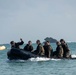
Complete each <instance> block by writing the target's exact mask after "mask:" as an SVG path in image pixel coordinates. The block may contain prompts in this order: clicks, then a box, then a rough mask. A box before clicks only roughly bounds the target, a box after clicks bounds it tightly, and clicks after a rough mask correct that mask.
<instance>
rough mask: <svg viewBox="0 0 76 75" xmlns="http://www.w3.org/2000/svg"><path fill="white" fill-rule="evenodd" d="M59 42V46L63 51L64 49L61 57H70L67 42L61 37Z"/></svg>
mask: <svg viewBox="0 0 76 75" xmlns="http://www.w3.org/2000/svg"><path fill="white" fill-rule="evenodd" d="M60 42H61V46H62V47H63V51H64V54H63V57H64V58H70V57H71V55H70V49H69V48H68V45H67V43H66V42H65V41H64V39H61V40H60Z"/></svg>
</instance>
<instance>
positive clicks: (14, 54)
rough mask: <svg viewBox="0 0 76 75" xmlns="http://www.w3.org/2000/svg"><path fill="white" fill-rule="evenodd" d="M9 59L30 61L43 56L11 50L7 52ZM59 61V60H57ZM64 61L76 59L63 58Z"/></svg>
mask: <svg viewBox="0 0 76 75" xmlns="http://www.w3.org/2000/svg"><path fill="white" fill-rule="evenodd" d="M7 57H8V59H9V60H19V59H20V60H28V59H29V58H37V57H42V56H37V55H35V54H33V53H31V52H28V51H24V50H23V49H11V50H10V51H8V52H7ZM55 59H58V58H55ZM62 59H76V57H70V58H62Z"/></svg>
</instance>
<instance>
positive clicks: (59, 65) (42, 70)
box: [0, 43, 76, 75]
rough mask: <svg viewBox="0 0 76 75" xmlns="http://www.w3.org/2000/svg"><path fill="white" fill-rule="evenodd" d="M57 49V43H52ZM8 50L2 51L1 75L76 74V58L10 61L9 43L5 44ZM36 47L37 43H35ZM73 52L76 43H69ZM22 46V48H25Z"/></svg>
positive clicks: (73, 52)
mask: <svg viewBox="0 0 76 75" xmlns="http://www.w3.org/2000/svg"><path fill="white" fill-rule="evenodd" d="M51 45H52V47H53V49H54V50H55V48H56V45H55V44H51ZM4 46H6V47H7V49H6V50H3V51H0V75H76V60H67V59H65V60H57V59H51V60H50V59H46V58H36V59H34V58H31V59H30V60H27V61H24V60H18V61H9V60H8V59H7V52H8V50H9V49H10V45H9V44H4ZM33 46H34V49H35V48H36V44H33ZM68 46H69V48H70V50H71V54H72V55H75V54H76V43H68ZM23 47H24V45H23V46H21V48H23Z"/></svg>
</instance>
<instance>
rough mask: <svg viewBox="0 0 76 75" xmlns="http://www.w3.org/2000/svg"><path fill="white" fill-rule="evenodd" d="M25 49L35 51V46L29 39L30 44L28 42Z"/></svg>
mask: <svg viewBox="0 0 76 75" xmlns="http://www.w3.org/2000/svg"><path fill="white" fill-rule="evenodd" d="M24 50H25V51H29V52H32V51H33V46H32V42H31V41H28V44H26V46H25V47H24Z"/></svg>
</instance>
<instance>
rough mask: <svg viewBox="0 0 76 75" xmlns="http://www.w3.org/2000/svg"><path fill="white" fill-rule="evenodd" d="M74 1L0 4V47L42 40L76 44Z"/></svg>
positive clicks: (11, 0)
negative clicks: (13, 43) (2, 44)
mask: <svg viewBox="0 0 76 75" xmlns="http://www.w3.org/2000/svg"><path fill="white" fill-rule="evenodd" d="M75 32H76V0H0V43H10V41H11V40H14V41H16V42H18V41H20V38H22V39H23V40H24V42H25V43H27V41H29V40H31V41H32V42H35V41H36V40H37V39H39V40H41V42H43V41H44V39H45V38H46V37H53V38H55V39H57V40H60V39H61V38H63V39H65V40H66V41H74V42H76V33H75Z"/></svg>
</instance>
